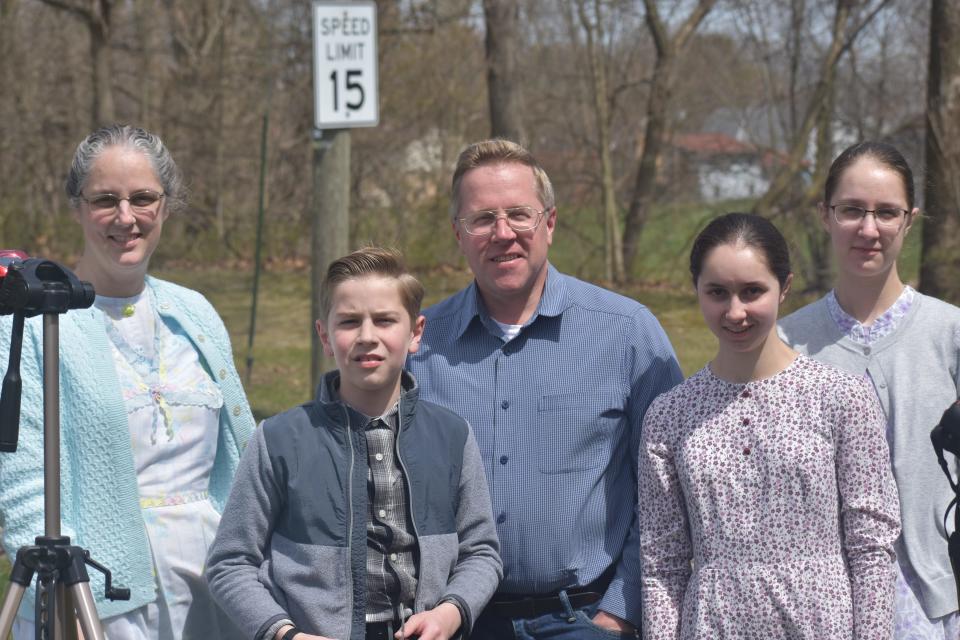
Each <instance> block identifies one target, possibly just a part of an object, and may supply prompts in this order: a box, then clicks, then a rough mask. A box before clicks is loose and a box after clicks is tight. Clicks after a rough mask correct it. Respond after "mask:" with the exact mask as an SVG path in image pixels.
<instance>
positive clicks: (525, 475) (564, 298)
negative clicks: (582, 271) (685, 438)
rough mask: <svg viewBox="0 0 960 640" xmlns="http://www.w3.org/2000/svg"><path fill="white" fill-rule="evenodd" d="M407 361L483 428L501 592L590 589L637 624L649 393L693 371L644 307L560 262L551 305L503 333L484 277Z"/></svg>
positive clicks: (450, 305)
mask: <svg viewBox="0 0 960 640" xmlns="http://www.w3.org/2000/svg"><path fill="white" fill-rule="evenodd" d="M425 315H426V316H427V325H426V330H425V332H424V337H423V343H422V346H421V348H420V351H419V352H418V353H417V354H415V355H414V356H412V357H411V359H410V362H409V366H410V369H411V371H412V372H413V374H414V376H415V377H416V378H417V380H418V382H419V384H420V389H421V397H422V398H424V399H426V400H431V401H433V402H436V403H438V404H441V405H444V406H446V407H448V408H450V409H451V410H453V411H455V412H457V413H459V414H460V415H462V416H463V417H464V418H466V419H467V420H468V421H469V422H470V424H471V425H472V426H473V429H474V432H475V434H476V437H477V442H478V444H479V445H480V452H481V454H482V456H483V461H484V468H485V469H486V473H487V480H488V482H489V485H490V494H491V499H492V501H493V511H494V518H495V519H496V522H497V533H498V534H499V536H500V543H501V555H502V557H503V562H504V579H503V583H502V584H501V586H500V590H501V592H504V593H550V592H554V591H557V590H559V589H563V588H569V587H575V586H583V585H586V584H589V583H590V582H592V581H594V580H595V579H597V578H598V577H599V576H600V575H601V574H602V573H603V572H604V571H605V570H606V569H607V568H608V567H610V566H611V565H614V564H615V565H616V567H615V568H616V575H615V577H614V579H613V582H612V583H611V585H610V587H609V588H608V590H607V593H606V595H605V596H604V599H603V601H602V602H601V608H602V609H604V610H605V611H607V612H609V613H612V614H614V615H617V616H620V617H622V618H625V619H627V620H630V621H631V622H633V623H634V624H638V623H639V622H640V559H639V538H638V532H637V518H636V513H635V511H636V502H637V468H636V465H637V452H638V448H639V443H640V425H641V423H642V421H643V415H644V412H645V411H646V409H647V407H648V406H649V405H650V402H651V401H652V400H653V399H654V398H655V397H656V396H658V395H659V394H661V393H663V392H664V391H666V390H668V389H670V388H671V387H673V386H674V385H676V384H677V383H678V382H680V381H681V380H682V379H683V376H682V374H681V373H680V367H679V365H678V364H677V360H676V357H675V356H674V353H673V349H672V347H671V346H670V341H669V340H668V339H667V336H666V334H665V333H664V332H663V329H662V328H661V327H660V324H659V322H657V319H656V318H655V317H654V316H653V314H651V313H650V311H649V310H648V309H647V308H646V307H644V306H643V305H641V304H639V303H637V302H635V301H634V300H631V299H629V298H625V297H623V296H621V295H618V294H615V293H613V292H611V291H607V290H605V289H601V288H599V287H596V286H593V285H590V284H587V283H585V282H582V281H580V280H577V279H575V278H572V277H570V276H566V275H563V274H561V273H559V272H558V271H557V270H556V269H554V268H553V267H552V266H550V267H549V271H548V274H547V282H546V286H545V289H544V294H543V297H542V299H541V301H540V306H539V308H538V310H537V312H536V314H534V316H533V317H532V318H531V319H530V320H529V321H528V322H527V323H526V325H525V326H524V327H523V329H522V330H521V331H520V334H519V335H518V336H517V337H516V338H514V339H513V340H510V341H509V342H504V340H503V337H502V336H503V333H502V330H501V329H500V327H498V326H497V323H496V322H494V321H493V319H492V318H491V317H490V316H489V314H488V313H487V311H486V310H485V308H484V306H483V303H482V301H481V300H480V297H479V294H478V291H477V288H476V283H474V284H472V285H470V286H469V287H467V288H466V289H464V290H463V291H460V292H459V293H457V294H455V295H453V296H452V297H450V298H448V299H447V300H444V301H443V302H441V303H439V304H437V305H435V306H433V307H431V308H430V309H428V310H427V311H426V312H425Z"/></svg>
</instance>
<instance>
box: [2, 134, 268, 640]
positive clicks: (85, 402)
mask: <svg viewBox="0 0 960 640" xmlns="http://www.w3.org/2000/svg"><path fill="white" fill-rule="evenodd" d="M66 189H67V195H68V197H69V199H70V203H71V205H72V208H73V216H74V218H75V219H76V220H77V222H78V223H79V224H80V227H81V229H82V231H83V240H84V244H83V255H82V256H81V258H80V261H79V263H78V264H77V267H76V274H77V275H78V276H79V277H80V278H81V279H83V280H88V281H90V282H91V283H93V285H94V287H95V289H96V292H97V298H96V302H95V303H94V306H93V307H92V308H90V309H84V310H77V311H70V312H69V313H67V314H66V315H64V316H63V318H62V320H61V323H60V341H61V395H62V398H61V406H62V425H63V427H62V431H63V436H62V442H63V446H62V454H61V469H62V476H61V477H62V485H61V486H62V503H63V506H62V522H63V526H62V529H63V533H64V535H68V536H70V537H71V539H72V540H73V541H74V544H78V545H80V546H82V547H85V548H87V549H89V551H90V552H91V555H92V556H93V557H94V558H95V559H97V560H99V561H100V562H102V563H103V564H105V565H107V567H109V568H110V569H111V570H112V571H113V573H114V580H115V582H116V583H119V584H120V585H123V586H125V587H128V588H130V590H131V593H132V597H131V599H130V600H129V601H126V602H111V601H108V600H105V599H104V598H103V591H102V584H99V583H98V582H97V581H96V580H93V581H91V587H92V588H93V591H94V595H95V597H96V600H97V609H98V612H99V615H100V617H101V618H102V619H103V623H104V630H105V632H106V635H107V637H108V638H111V639H116V638H123V639H125V640H126V639H141V638H151V639H171V640H172V639H175V638H177V639H178V638H233V637H237V636H236V635H235V632H234V630H233V627H232V626H231V625H230V623H229V621H227V620H225V618H224V617H223V615H222V614H221V613H219V611H218V610H217V608H216V606H215V605H214V604H213V601H212V600H211V599H210V597H209V595H208V592H207V588H206V584H205V582H204V580H203V578H202V575H201V574H202V570H203V565H204V560H205V556H206V552H207V546H208V543H209V542H210V541H211V540H212V539H213V535H214V533H215V530H216V528H217V524H218V522H219V518H220V516H219V510H220V508H221V507H222V505H223V503H224V502H225V500H226V497H227V493H228V491H229V486H230V482H231V478H232V476H233V473H234V470H235V468H236V465H237V462H238V459H239V455H240V451H241V449H242V448H243V446H244V444H245V443H246V441H247V439H248V438H249V436H250V434H251V432H252V429H253V428H254V421H253V417H252V415H251V413H250V408H249V406H248V404H247V401H246V399H245V397H244V393H243V389H242V387H241V384H240V380H239V377H238V375H237V372H236V370H235V368H234V364H233V355H232V351H231V348H230V341H229V338H228V336H227V332H226V330H225V329H224V326H223V323H222V321H221V320H220V318H219V316H217V313H216V312H215V311H214V309H213V307H212V306H211V305H210V304H209V303H208V302H207V300H206V299H204V297H203V296H202V295H200V294H199V293H197V292H195V291H190V290H188V289H184V288H183V287H180V286H177V285H174V284H171V283H169V282H165V281H163V280H158V279H156V278H152V277H150V276H148V275H147V266H148V263H149V261H150V256H151V255H152V254H153V252H154V250H155V249H156V248H157V244H158V242H159V241H160V234H161V231H162V229H163V225H164V223H165V222H166V221H167V218H168V217H169V216H170V214H171V213H174V212H176V211H177V210H178V209H179V208H180V206H181V205H182V198H183V181H182V178H181V176H180V174H179V172H178V170H177V167H176V165H175V163H174V161H173V158H171V156H170V153H169V152H168V151H167V149H166V148H165V147H164V145H163V142H162V141H161V140H160V138H159V137H157V136H156V135H154V134H152V133H149V132H147V131H144V130H143V129H138V128H134V127H129V126H111V127H107V128H104V129H100V130H98V131H95V132H94V133H92V134H90V135H89V136H88V137H87V138H86V139H85V140H84V141H83V142H81V143H80V145H79V146H78V147H77V151H76V154H75V155H74V159H73V164H72V166H71V167H70V172H69V175H68V177H67V185H66ZM37 320H38V319H34V320H31V321H28V322H27V328H26V332H25V336H24V348H23V366H22V377H23V380H24V382H23V410H22V418H21V436H20V446H19V449H18V451H17V452H16V453H15V454H5V455H2V456H0V522H2V523H3V526H4V531H3V543H4V545H5V548H6V550H7V552H8V553H10V554H11V555H12V554H13V553H15V551H16V549H17V548H18V547H19V546H21V545H24V544H29V543H31V542H32V540H33V537H34V536H35V535H38V534H41V533H43V488H42V483H41V477H42V468H41V461H42V459H43V456H42V455H41V450H42V446H43V445H42V422H43V417H42V411H43V409H42V407H43V403H42V397H41V395H42V383H41V373H40V365H41V362H42V340H41V333H42V331H41V326H40V323H39V322H38V321H37ZM8 349H9V325H6V326H5V327H0V366H4V365H5V364H6V361H7V358H6V353H7V351H8ZM33 614H34V612H33V597H32V593H31V594H28V595H27V597H25V598H24V605H23V606H22V607H21V610H20V614H19V615H20V617H19V618H18V620H17V623H16V625H15V629H14V632H15V633H14V635H15V637H16V638H17V639H18V640H19V639H20V638H28V637H29V638H32V637H33V622H32V620H33Z"/></svg>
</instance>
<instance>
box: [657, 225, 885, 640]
mask: <svg viewBox="0 0 960 640" xmlns="http://www.w3.org/2000/svg"><path fill="white" fill-rule="evenodd" d="M690 271H691V274H692V275H693V282H694V285H695V287H696V291H697V298H698V300H699V302H700V308H701V311H702V312H703V317H704V320H705V321H706V323H707V326H708V327H709V328H710V330H711V331H712V332H713V333H714V334H715V335H716V336H717V338H718V340H719V350H718V352H717V355H716V356H715V357H714V358H713V360H712V361H711V362H710V363H709V364H708V365H707V366H706V367H704V368H703V369H702V370H700V371H699V372H697V373H696V374H694V375H693V376H692V377H691V378H689V379H688V380H687V381H686V382H684V383H683V384H682V385H680V386H678V387H676V388H674V389H673V390H671V391H669V392H667V393H665V394H664V395H662V396H660V397H659V398H657V400H656V401H655V402H654V403H653V405H651V407H650V409H649V410H648V412H647V415H646V417H645V419H644V425H643V437H642V443H641V447H640V467H639V468H640V473H639V516H640V531H641V559H642V562H643V613H644V625H643V636H644V637H645V638H651V639H652V638H657V639H661V638H684V639H692V638H704V639H707V638H724V639H726V640H732V639H739V638H743V639H747V638H750V639H757V640H761V639H763V640H766V639H769V638H783V639H797V640H799V639H804V640H807V639H809V640H850V639H852V638H856V639H858V640H860V639H863V640H866V639H867V638H869V639H875V640H887V639H888V638H889V637H890V632H891V620H892V607H893V585H894V571H893V564H892V562H893V558H894V554H893V543H894V540H896V538H897V535H898V534H899V531H900V527H899V510H898V504H897V494H896V488H895V486H894V483H893V478H892V475H891V471H890V462H889V458H888V452H887V444H886V440H885V439H884V433H883V418H882V414H881V411H880V408H879V406H878V404H877V401H876V397H875V396H874V394H873V393H872V392H871V390H870V389H869V387H868V385H867V384H866V382H865V381H864V380H863V379H862V378H858V377H855V376H853V375H850V374H847V373H843V372H841V371H840V370H838V369H834V368H832V367H828V366H826V365H823V364H821V363H819V362H817V361H815V360H812V359H810V358H807V357H806V356H803V355H799V354H798V353H797V352H796V351H794V350H792V349H791V348H790V347H788V346H787V345H786V344H785V343H784V342H782V341H781V340H780V339H779V338H778V336H777V328H776V327H777V313H778V309H779V305H780V303H781V302H782V301H783V299H784V298H785V296H786V294H787V291H788V290H789V288H790V282H791V279H792V275H791V272H790V263H789V254H788V251H787V246H786V242H785V241H784V239H783V236H782V235H781V234H780V233H779V231H777V229H776V227H774V226H773V225H772V224H771V223H770V222H768V221H767V220H765V219H763V218H761V217H759V216H754V215H748V214H736V213H735V214H728V215H726V216H722V217H720V218H717V219H716V220H714V221H713V222H711V223H710V224H709V225H708V226H707V228H706V229H704V231H703V232H701V234H700V235H699V236H698V237H697V239H696V241H695V242H694V246H693V250H692V252H691V256H690Z"/></svg>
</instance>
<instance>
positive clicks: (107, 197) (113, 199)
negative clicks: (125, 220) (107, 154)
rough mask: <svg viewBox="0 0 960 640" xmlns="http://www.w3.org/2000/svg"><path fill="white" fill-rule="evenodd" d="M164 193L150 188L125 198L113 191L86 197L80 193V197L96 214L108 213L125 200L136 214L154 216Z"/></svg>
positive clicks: (115, 209) (158, 209) (116, 208)
mask: <svg viewBox="0 0 960 640" xmlns="http://www.w3.org/2000/svg"><path fill="white" fill-rule="evenodd" d="M163 196H164V194H162V193H158V192H156V191H151V190H150V189H144V190H143V191H137V192H135V193H131V194H130V195H129V196H127V197H126V198H121V197H120V196H118V195H116V194H114V193H98V194H96V195H94V196H91V197H89V198H88V197H86V196H84V195H83V194H82V193H81V194H80V198H81V199H82V200H83V201H84V202H86V203H87V204H88V205H90V209H91V210H92V211H93V213H94V214H96V215H100V216H103V215H108V214H111V213H113V212H115V211H117V210H118V209H119V208H120V202H121V201H123V200H126V201H127V203H129V205H130V209H131V210H132V211H133V213H135V214H137V215H143V216H150V217H151V218H155V217H156V216H157V213H158V212H159V211H160V206H159V202H160V200H161V199H163Z"/></svg>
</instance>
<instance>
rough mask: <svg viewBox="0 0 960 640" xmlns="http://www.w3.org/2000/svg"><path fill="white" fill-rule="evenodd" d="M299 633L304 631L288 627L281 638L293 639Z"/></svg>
mask: <svg viewBox="0 0 960 640" xmlns="http://www.w3.org/2000/svg"><path fill="white" fill-rule="evenodd" d="M298 633H303V631H301V630H300V629H298V628H296V627H290V628H289V629H287V632H286V633H285V634H283V637H282V638H280V640H293V638H294V636H296V635H297V634H298Z"/></svg>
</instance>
